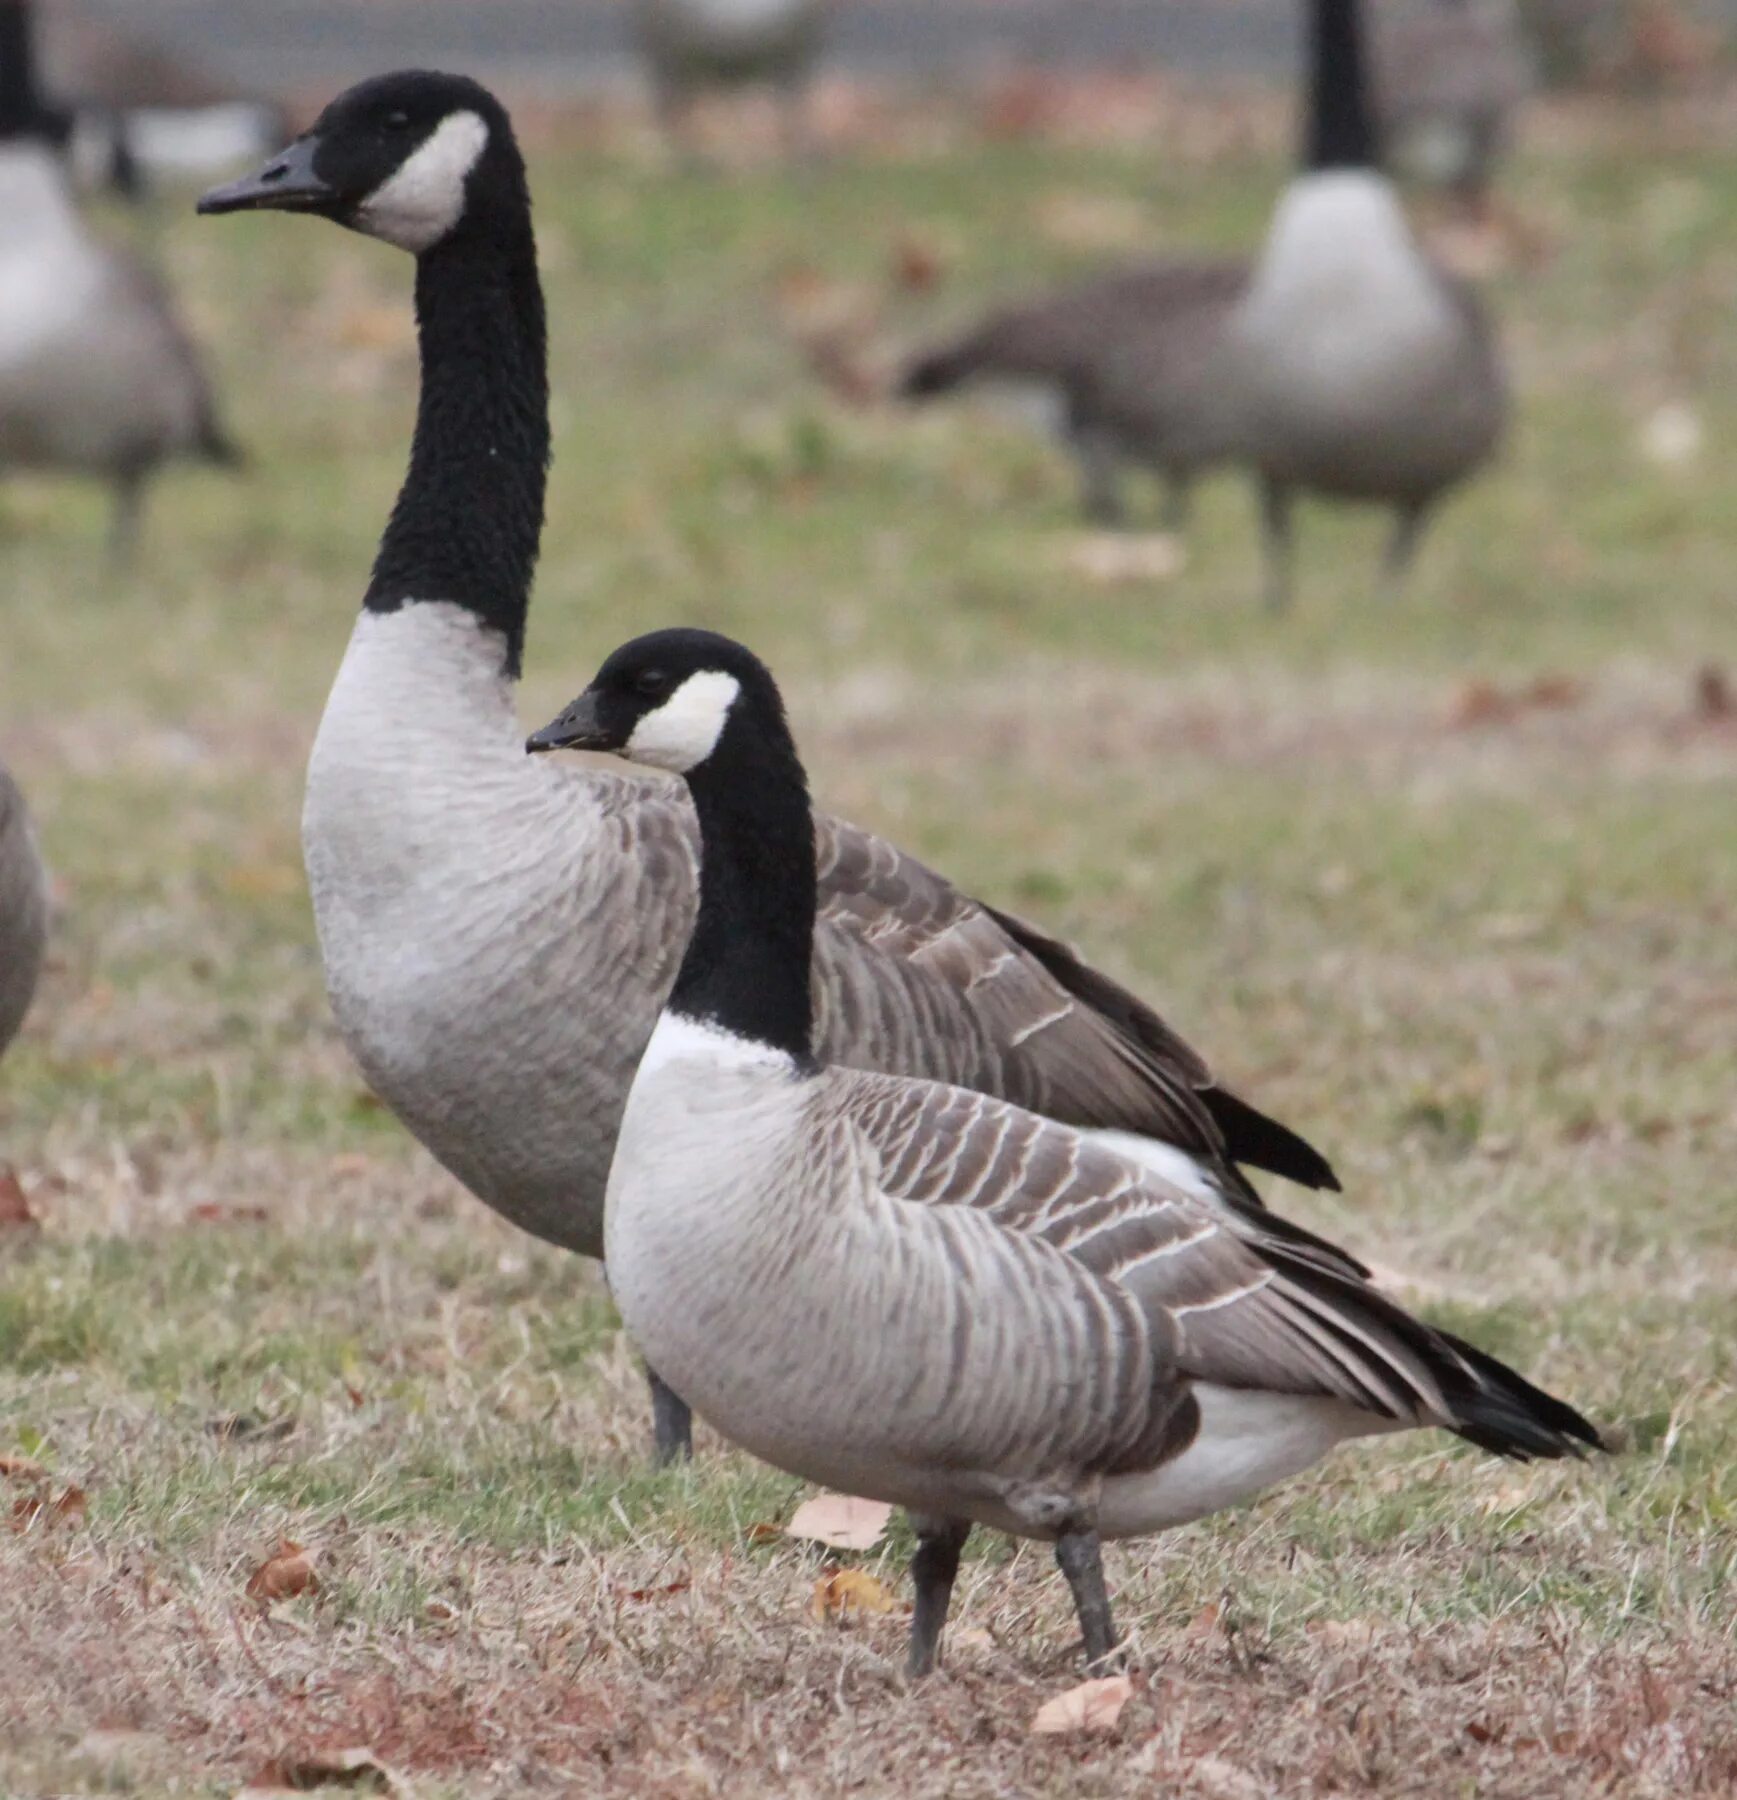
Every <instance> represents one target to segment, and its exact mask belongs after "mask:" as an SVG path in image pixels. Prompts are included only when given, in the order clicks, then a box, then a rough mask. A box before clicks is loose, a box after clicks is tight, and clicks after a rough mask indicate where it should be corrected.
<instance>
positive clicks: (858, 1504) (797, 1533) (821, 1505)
mask: <svg viewBox="0 0 1737 1800" xmlns="http://www.w3.org/2000/svg"><path fill="white" fill-rule="evenodd" d="M892 1516H893V1509H892V1508H891V1507H890V1506H888V1505H887V1504H886V1502H885V1501H883V1500H858V1499H857V1498H855V1496H854V1495H851V1494H816V1495H815V1496H814V1498H813V1499H812V1500H804V1501H803V1502H802V1504H801V1505H800V1506H799V1507H797V1509H796V1511H795V1512H794V1513H793V1514H792V1515H791V1518H790V1523H789V1524H788V1525H787V1526H786V1527H785V1530H786V1531H787V1532H788V1533H789V1534H790V1536H791V1537H799V1538H810V1539H812V1540H813V1542H815V1543H817V1544H825V1545H827V1546H828V1547H829V1548H831V1549H833V1550H872V1549H873V1548H874V1546H875V1545H876V1544H877V1543H879V1542H880V1537H881V1533H882V1532H883V1531H885V1530H886V1528H887V1520H888V1519H890V1518H891V1517H892Z"/></svg>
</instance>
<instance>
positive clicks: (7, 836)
mask: <svg viewBox="0 0 1737 1800" xmlns="http://www.w3.org/2000/svg"><path fill="white" fill-rule="evenodd" d="M47 937H48V875H47V872H46V871H45V870H44V869H43V866H42V856H41V853H40V852H39V851H38V849H37V847H36V834H35V832H34V831H33V830H32V828H31V824H30V814H29V812H28V810H27V809H26V807H25V805H24V796H23V795H22V794H21V793H20V792H19V791H18V784H17V782H15V781H14V780H13V779H12V777H11V775H10V774H8V773H7V770H6V765H5V764H4V763H0V1054H4V1053H5V1050H6V1046H7V1045H8V1044H10V1043H11V1042H12V1040H13V1038H15V1037H16V1036H17V1035H18V1027H19V1026H20V1025H22V1024H23V1023H24V1015H25V1014H26V1013H27V1012H29V1010H30V1000H31V996H32V995H33V994H34V993H35V992H36V979H37V976H38V975H39V974H40V973H41V972H42V950H43V945H44V943H45V942H46V941H47Z"/></svg>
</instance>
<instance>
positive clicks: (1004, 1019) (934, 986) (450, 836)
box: [201, 72, 1336, 1455]
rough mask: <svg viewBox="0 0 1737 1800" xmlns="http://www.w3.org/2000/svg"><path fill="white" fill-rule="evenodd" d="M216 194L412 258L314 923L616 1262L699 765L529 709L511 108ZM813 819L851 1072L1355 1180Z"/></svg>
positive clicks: (1179, 1162) (452, 114)
mask: <svg viewBox="0 0 1737 1800" xmlns="http://www.w3.org/2000/svg"><path fill="white" fill-rule="evenodd" d="M201 207H202V210H204V211H206V212H213V213H219V212H236V211H248V210H259V209H276V210H280V211H288V212H310V213H315V214H319V215H323V216H325V217H328V218H331V219H333V220H336V221H337V222H339V223H341V224H344V225H347V226H350V227H351V228H353V229H356V230H359V231H363V232H367V233H370V234H372V235H374V236H376V237H379V238H381V239H383V240H385V241H387V242H389V243H393V244H396V245H398V246H400V247H402V248H404V249H406V250H408V251H410V252H411V253H412V254H414V255H415V257H416V315H417V322H418V330H419V335H420V340H421V354H422V389H421V397H420V402H419V406H418V412H417V421H416V428H415V435H414V439H413V442H412V447H411V453H410V466H409V471H408V473H407V475H406V477H405V481H404V486H403V488H402V490H401V492H400V493H399V496H398V499H397V501H396V503H395V505H394V506H393V509H392V514H391V518H390V520H389V522H388V524H387V526H386V530H385V534H384V536H383V538H382V540H381V544H380V549H379V553H378V556H377V558H376V561H375V565H374V570H373V574H372V577H371V579H370V581H369V584H368V588H367V592H366V594H365V596H364V599H363V605H362V612H361V616H360V618H359V619H358V620H357V622H356V625H355V628H354V631H353V633H352V635H351V639H350V644H349V648H348V650H347V652H346V653H345V656H344V660H343V664H342V666H341V668H340V669H339V672H338V675H337V679H336V681H335V682H334V684H333V687H332V691H331V695H330V697H329V699H328V702H327V706H326V711H325V715H324V718H323V719H322V721H321V724H320V728H319V733H318V736H317V739H316V741H315V745H314V750H313V755H312V758H311V761H310V765H309V769H308V783H307V793H306V800H305V806H304V813H303V845H304V852H305V857H306V862H307V869H308V878H309V885H310V889H311V892H312V897H313V906H314V917H315V923H316V926H317V929H318V933H319V940H320V949H321V955H322V960H323V963H324V968H325V975H326V982H327V987H328V991H329V993H330V996H331V1001H332V1007H333V1011H334V1014H335V1016H336V1019H337V1022H338V1026H339V1029H340V1031H341V1032H342V1034H343V1036H344V1039H345V1041H346V1043H347V1044H348V1046H349V1048H350V1050H351V1052H352V1053H353V1054H354V1056H355V1058H356V1060H357V1062H358V1063H359V1065H360V1066H361V1068H362V1070H363V1072H364V1074H365V1075H366V1077H367V1079H368V1081H369V1083H370V1085H371V1086H372V1087H373V1089H374V1091H375V1092H376V1093H378V1094H379V1095H380V1097H381V1098H382V1099H383V1100H384V1101H385V1102H386V1104H387V1105H389V1106H390V1107H391V1108H392V1109H393V1111H394V1112H395V1113H396V1114H397V1115H398V1117H399V1118H400V1119H401V1120H402V1121H403V1122H404V1124H405V1125H406V1126H407V1127H408V1128H409V1129H410V1130H411V1131H412V1132H413V1133H414V1134H415V1136H416V1137H417V1138H419V1139H420V1140H421V1141H422V1142H423V1143H424V1144H425V1145H426V1146H427V1147H428V1148H429V1150H430V1151H432V1152H433V1154H434V1155H435V1156H436V1157H437V1158H439V1160H440V1161H441V1162H442V1163H443V1164H444V1165H445V1166H446V1167H447V1168H448V1169H449V1170H450V1171H451V1172H452V1173H453V1174H454V1175H455V1176H456V1177H457V1178H458V1179H459V1180H460V1181H461V1182H463V1183H464V1185H465V1186H467V1187H468V1188H470V1189H471V1191H472V1192H473V1193H475V1194H476V1195H477V1196H478V1197H479V1198H481V1199H482V1200H484V1201H485V1202H486V1203H487V1204H488V1205H490V1206H492V1207H494V1208H495V1209H496V1210H497V1211H499V1212H500V1213H502V1214H503V1215H504V1216H505V1217H507V1218H509V1219H511V1220H512V1221H513V1222H514V1223H516V1224H518V1225H520V1226H522V1227H523V1228H524V1229H526V1230H528V1231H531V1232H534V1233H536V1234H537V1235H538V1236H540V1237H543V1238H545V1239H547V1240H549V1241H550V1242H553V1243H557V1244H562V1245H565V1246H566V1247H568V1248H569V1249H573V1250H577V1251H579V1252H581V1253H582V1254H584V1255H588V1256H593V1257H595V1256H599V1255H601V1254H602V1251H603V1199H604V1190H605V1183H606V1179H607V1176H608V1171H609V1165H610V1161H611V1157H612V1154H613V1149H614V1143H615V1134H616V1130H617V1128H618V1126H619V1123H620V1117H621V1109H622V1106H623V1104H624V1103H625V1100H626V1097H627V1090H628V1086H629V1083H630V1082H631V1080H632V1076H633V1071H634V1069H635V1067H636V1066H637V1064H638V1062H639V1059H640V1055H641V1053H642V1051H643V1050H644V1048H645V1044H646V1041H647V1039H648V1038H649V1037H650V1035H651V1031H652V1027H653V1025H654V1024H655V1023H656V1020H657V1016H658V1011H659V1009H660V1007H661V1006H662V1004H663V1001H664V998H665V996H666V995H667V993H668V991H669V987H670V984H671V982H672V981H673V980H674V978H675V973H676V966H677V963H678V961H679V960H680V957H681V953H682V947H683V945H684V944H685V943H686V942H687V938H688V934H689V930H690V928H691V925H692V920H693V907H694V882H695V875H694V871H695V867H696V856H697V835H696V827H695V822H694V815H693V810H692V806H691V804H690V803H689V800H688V798H687V795H686V793H685V791H684V790H683V788H682V787H681V785H680V784H679V783H673V782H668V781H663V782H659V781H654V780H650V779H647V778H645V777H644V776H643V775H641V774H638V773H635V772H632V771H628V770H621V771H619V772H618V771H616V770H613V769H611V768H609V767H607V766H603V765H594V766H590V767H577V766H571V765H564V764H561V763H551V762H550V761H548V760H547V759H536V758H528V757H526V756H525V754H524V750H523V744H524V738H523V729H522V727H521V726H520V725H519V724H518V723H517V720H516V718H515V714H514V699H513V697H514V687H515V683H516V680H517V678H518V674H519V669H520V664H521V661H522V657H523V652H524V639H525V626H526V615H527V608H528V605H529V600H530V589H531V581H532V575H533V570H534V567H535V562H536V557H537V551H538V545H539V538H540V532H541V525H542V518H543V506H544V496H545V484H546V475H547V463H548V457H549V435H548V402H547V385H546V383H547V376H546V356H545V342H544V317H543V300H542V293H541V289H540V287H539V284H538V280H537V271H536V259H535V245H534V242H533V234H532V219H531V209H530V201H529V197H528V193H527V189H526V183H525V171H524V165H523V162H522V160H521V158H520V155H519V152H518V149H517V147H516V145H515V142H514V138H513V131H512V126H511V123H510V121H509V119H508V117H507V115H506V113H505V111H504V110H503V109H502V108H501V106H500V105H499V103H498V102H497V101H496V100H495V99H494V98H493V96H492V95H490V94H489V93H488V92H487V91H486V90H484V89H483V88H481V87H479V86H478V85H477V84H476V83H474V82H472V81H469V80H467V79H465V78H463V77H459V76H450V75H438V74H428V73H417V72H407V73H401V74H397V75H392V76H386V77H380V78H377V79H375V80H373V81H369V82H365V83H363V84H362V85H360V86H359V87H356V88H353V89H351V90H350V91H349V92H347V93H346V94H344V95H342V96H340V97H339V98H338V99H336V100H334V101H333V102H332V104H331V105H330V106H329V107H327V109H326V110H325V112H324V113H323V114H322V115H321V117H320V118H319V120H318V121H317V122H316V123H315V125H314V126H313V128H312V129H311V130H310V131H309V132H308V133H307V134H306V135H305V136H304V137H302V138H300V139H298V140H297V141H296V142H295V143H294V144H293V145H291V146H290V147H289V149H287V150H286V151H285V152H284V153H283V154H282V155H281V156H279V157H278V158H276V159H274V160H273V161H272V162H270V163H268V164H267V165H266V166H265V167H264V168H263V169H261V170H260V171H259V172H258V173H257V174H256V175H253V176H250V177H248V178H246V179H244V180H242V181H239V182H236V183H232V184H230V185H228V186H226V187H223V188H218V189H215V190H213V192H211V193H210V194H208V195H207V196H206V197H205V199H204V200H203V201H202V202H201ZM814 830H815V842H816V855H817V858H818V866H819V879H820V921H819V926H818V928H817V931H816V933H815V954H814V967H813V988H814V1005H815V1012H816V1037H817V1042H818V1043H819V1044H820V1045H821V1046H822V1047H823V1048H824V1050H825V1052H826V1054H827V1055H828V1056H829V1057H834V1058H836V1059H838V1060H839V1061H841V1062H846V1063H849V1064H852V1065H856V1066H865V1067H870V1068H878V1069H884V1070H889V1071H895V1072H903V1073H915V1074H925V1075H930V1076H933V1077H936V1078H938V1079H946V1080H949V1081H954V1082H958V1083H960V1084H961V1085H963V1086H966V1087H973V1088H981V1089H983V1090H984V1091H986V1092H989V1093H995V1094H1000V1095H1002V1096H1004V1097H1006V1098H1008V1099H1011V1100H1014V1101H1016V1102H1018V1103H1019V1104H1021V1105H1024V1106H1029V1107H1031V1108H1033V1109H1034V1110H1036V1111H1039V1112H1042V1113H1045V1114H1047V1115H1050V1116H1053V1117H1055V1118H1058V1119H1062V1120H1065V1121H1067V1122H1068V1123H1070V1124H1073V1125H1076V1126H1079V1127H1082V1128H1085V1129H1098V1130H1102V1131H1106V1132H1113V1133H1116V1134H1118V1141H1120V1142H1122V1143H1124V1145H1125V1146H1127V1147H1129V1148H1130V1149H1131V1150H1133V1151H1134V1152H1135V1153H1137V1154H1140V1155H1142V1156H1145V1157H1147V1158H1148V1159H1150V1160H1151V1161H1153V1162H1154V1163H1155V1164H1157V1165H1159V1166H1161V1167H1162V1168H1163V1169H1164V1171H1165V1172H1166V1174H1167V1175H1168V1176H1169V1177H1170V1178H1172V1179H1175V1180H1179V1181H1183V1182H1186V1183H1192V1184H1193V1185H1195V1186H1197V1187H1198V1188H1199V1190H1200V1191H1201V1192H1203V1193H1206V1194H1209V1195H1212V1196H1215V1197H1216V1199H1217V1202H1218V1203H1220V1204H1223V1205H1224V1206H1226V1207H1227V1208H1229V1209H1231V1210H1232V1211H1233V1212H1235V1213H1236V1214H1237V1215H1238V1216H1241V1215H1244V1214H1246V1215H1247V1216H1248V1217H1249V1218H1250V1219H1252V1220H1256V1221H1260V1222H1261V1223H1260V1229H1263V1230H1265V1229H1269V1227H1268V1226H1267V1225H1266V1224H1265V1223H1264V1221H1265V1214H1264V1210H1263V1208H1262V1205H1261V1202H1260V1200H1259V1199H1258V1198H1257V1197H1256V1195H1255V1192H1254V1189H1253V1188H1252V1187H1251V1186H1250V1185H1249V1183H1248V1181H1247V1179H1246V1178H1245V1177H1244V1175H1243V1174H1242V1173H1241V1171H1240V1170H1239V1168H1238V1166H1237V1165H1238V1164H1240V1163H1246V1164H1248V1165H1249V1166H1251V1167H1256V1168H1263V1169H1267V1170H1270V1171H1271V1172H1273V1173H1276V1174H1280V1175H1283V1176H1285V1177H1287V1178H1288V1179H1291V1180H1294V1181H1298V1182H1301V1183H1303V1184H1305V1185H1309V1186H1316V1187H1320V1186H1333V1185H1336V1183H1335V1182H1334V1177H1333V1173H1332V1170H1331V1169H1330V1167H1329V1166H1328V1164H1327V1163H1326V1162H1325V1160H1324V1159H1323V1158H1322V1157H1321V1156H1320V1155H1319V1154H1318V1153H1317V1152H1316V1151H1315V1150H1314V1149H1312V1148H1311V1147H1310V1146H1309V1145H1308V1144H1306V1143H1305V1142H1303V1140H1302V1139H1301V1138H1299V1137H1297V1136H1296V1135H1295V1134H1294V1133H1292V1132H1290V1131H1289V1130H1287V1129H1286V1128H1285V1127H1284V1126H1282V1125H1279V1124H1278V1123H1276V1122H1275V1121H1273V1120H1271V1119H1268V1118H1266V1117H1265V1116H1263V1115H1262V1114H1260V1113H1258V1112H1256V1111H1255V1110H1254V1109H1253V1108H1252V1107H1250V1106H1248V1105H1247V1104H1246V1103H1245V1102H1243V1101H1242V1100H1240V1099H1238V1098H1237V1097H1236V1096H1235V1095H1233V1094H1231V1093H1229V1092H1227V1091H1226V1090H1225V1089H1223V1088H1222V1087H1220V1086H1218V1085H1217V1084H1216V1082H1215V1081H1214V1079H1213V1076H1212V1074H1211V1071H1210V1070H1209V1068H1208V1066H1207V1065H1206V1063H1205V1062H1204V1061H1203V1060H1202V1059H1201V1058H1200V1057H1199V1056H1198V1055H1197V1054H1196V1053H1195V1052H1194V1051H1193V1050H1192V1049H1191V1048H1190V1047H1189V1046H1188V1045H1187V1044H1186V1043H1185V1042H1184V1041H1183V1040H1182V1039H1181V1038H1180V1037H1178V1036H1177V1035H1176V1034H1175V1033H1174V1032H1173V1031H1172V1030H1171V1029H1170V1028H1169V1027H1168V1026H1167V1025H1166V1024H1165V1023H1164V1022H1163V1021H1162V1020H1161V1019H1159V1017H1158V1016H1157V1015H1156V1014H1155V1013H1154V1012H1153V1011H1152V1010H1151V1009H1150V1008H1149V1007H1147V1006H1146V1005H1144V1004H1143V1003H1142V1002H1141V1001H1140V1000H1138V999H1136V998H1135V997H1134V996H1133V995H1131V994H1129V993H1127V992H1125V991H1124V990H1122V989H1121V988H1119V987H1117V986H1116V985H1115V984H1114V983H1112V982H1110V981H1108V980H1107V979H1106V978H1104V977H1103V976H1101V975H1099V974H1097V973H1096V972H1095V971H1093V970H1091V969H1090V968H1088V967H1087V966H1086V965H1084V964H1083V963H1082V962H1080V961H1079V959H1078V958H1076V957H1075V956H1074V955H1073V954H1072V953H1071V952H1070V951H1068V950H1067V949H1066V948H1065V947H1064V946H1062V945H1060V944H1058V943H1056V942H1054V941H1053V940H1052V939H1050V938H1048V937H1046V936H1044V935H1043V934H1042V933H1040V932H1038V931H1035V930H1033V929H1032V928H1030V927H1028V926H1026V925H1024V924H1023V923H1021V922H1020V921H1018V920H1015V919H1012V918H1009V917H1007V916H1006V915H1003V914H1000V913H997V912H993V911H991V910H989V909H988V908H985V907H984V906H982V905H980V904H979V903H978V902H976V901H975V900H973V899H971V898H970V897H969V896H967V895H965V894H962V893H961V892H959V891H958V890H957V889H956V888H954V887H952V886H951V885H950V884H949V883H948V882H946V881H945V880H944V879H942V878H941V877H940V876H939V875H937V874H935V873H934V872H932V871H931V870H929V869H927V868H925V867H924V866H923V865H922V864H920V863H918V862H917V861H915V860H914V859H913V858H911V857H909V856H907V855H905V854H904V853H903V852H902V851H900V850H898V849H896V848H895V847H894V846H892V845H891V844H888V843H887V842H885V841H884V840H882V839H880V838H878V837H875V836H873V835H872V834H870V833H868V832H865V831H862V830H859V829H858V828H857V827H855V826H852V825H848V824H845V823H843V822H842V821H839V820H835V819H831V818H828V817H825V816H821V817H819V818H817V819H816V820H815V824H814ZM653 1366H654V1367H655V1364H654V1365H653ZM677 1392H679V1390H677ZM654 1398H655V1401H656V1407H655V1417H656V1420H657V1430H658V1444H659V1448H660V1453H662V1454H664V1455H672V1454H677V1453H679V1452H681V1451H683V1450H685V1449H686V1447H687V1444H688V1425H687V1419H686V1409H685V1407H683V1405H682V1404H681V1403H680V1401H679V1400H677V1399H676V1398H675V1397H674V1395H672V1394H670V1393H669V1392H668V1391H667V1390H666V1389H664V1388H662V1387H659V1386H656V1385H654Z"/></svg>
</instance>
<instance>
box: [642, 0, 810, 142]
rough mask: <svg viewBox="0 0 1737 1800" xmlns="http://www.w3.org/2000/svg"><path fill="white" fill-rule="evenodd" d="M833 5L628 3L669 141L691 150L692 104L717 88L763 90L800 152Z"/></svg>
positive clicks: (696, 0)
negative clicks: (773, 97)
mask: <svg viewBox="0 0 1737 1800" xmlns="http://www.w3.org/2000/svg"><path fill="white" fill-rule="evenodd" d="M831 10H832V4H831V0H633V19H634V28H635V33H636V35H637V37H638V40H639V45H640V50H641V52H642V54H643V55H644V57H645V60H646V65H647V68H648V70H649V72H650V75H651V87H652V98H653V100H654V101H655V103H656V106H657V113H658V118H659V120H660V121H661V122H662V124H663V127H664V130H665V132H666V133H667V134H668V136H669V139H670V141H671V142H672V143H673V144H675V145H676V146H677V147H678V148H681V149H683V150H686V149H688V148H689V147H690V144H691V138H690V131H689V127H690V122H691V113H692V110H693V106H694V102H695V101H696V100H697V99H699V98H700V97H701V96H702V95H704V94H706V93H709V92H713V91H715V90H718V89H722V88H742V87H748V86H755V85H761V86H768V87H771V88H773V89H775V90H776V91H777V93H778V95H779V97H780V99H781V101H782V105H783V112H784V130H785V143H786V147H787V148H788V149H789V150H791V151H799V150H801V149H802V148H803V147H804V119H803V103H804V101H805V99H806V96H807V88H808V82H809V79H810V77H811V76H812V74H813V72H814V65H815V63H816V61H817V60H818V58H819V55H820V51H821V48H822V45H823V42H824V39H825V33H826V23H827V15H828V13H829V12H830V11H831Z"/></svg>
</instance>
